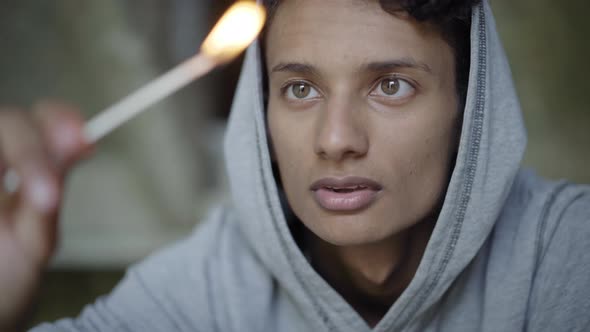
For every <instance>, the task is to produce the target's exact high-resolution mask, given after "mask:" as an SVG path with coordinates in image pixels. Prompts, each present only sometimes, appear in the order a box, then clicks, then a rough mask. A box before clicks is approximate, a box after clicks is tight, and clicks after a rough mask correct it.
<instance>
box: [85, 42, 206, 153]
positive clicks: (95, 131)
mask: <svg viewBox="0 0 590 332" xmlns="http://www.w3.org/2000/svg"><path fill="white" fill-rule="evenodd" d="M216 64H217V63H216V62H215V61H213V60H212V59H210V58H209V57H207V56H206V55H203V54H202V53H199V54H197V55H196V56H194V57H192V58H190V59H189V60H187V61H185V62H183V63H182V64H180V65H178V66H177V67H175V68H174V69H172V70H170V71H169V72H167V73H166V74H164V75H162V76H160V77H158V78H157V79H155V80H153V81H151V82H150V83H149V84H147V85H145V86H143V87H142V88H140V89H139V90H137V91H135V92H134V93H132V94H131V95H129V96H127V97H125V98H124V99H123V100H121V101H119V102H118V103H116V104H114V105H112V106H111V107H109V108H107V109H105V110H104V111H102V112H100V113H99V114H98V115H96V116H95V117H93V118H92V119H90V120H89V121H88V122H87V123H86V126H85V127H84V136H85V137H86V141H87V142H89V143H94V142H96V141H98V140H99V139H101V138H102V137H104V136H105V135H107V134H108V133H110V132H111V131H112V130H113V129H115V128H117V127H119V126H120V125H121V124H123V123H125V122H126V121H127V120H129V119H131V118H132V117H134V116H135V115H137V114H138V113H140V112H141V111H143V110H145V109H146V108H148V107H149V106H151V105H153V104H154V103H156V102H158V101H160V100H162V99H164V98H165V97H167V96H169V95H170V94H172V93H174V92H175V91H177V90H178V89H180V88H182V87H184V86H185V85H187V84H189V83H190V82H192V81H194V80H196V79H198V78H199V77H201V76H203V75H205V74H207V73H208V72H209V71H211V70H212V69H213V68H215V65H216Z"/></svg>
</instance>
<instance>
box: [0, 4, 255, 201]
mask: <svg viewBox="0 0 590 332" xmlns="http://www.w3.org/2000/svg"><path fill="white" fill-rule="evenodd" d="M265 19H266V12H265V10H264V8H263V7H262V6H261V5H259V4H257V3H255V2H253V1H238V2H236V3H235V4H234V5H233V6H231V7H230V8H229V9H228V10H227V11H226V12H225V14H224V15H223V16H222V17H221V19H220V20H219V21H218V22H217V24H216V25H215V27H213V30H211V32H210V33H209V35H208V36H207V38H206V39H205V41H204V42H203V44H202V45H201V49H200V52H199V53H198V54H197V55H195V56H194V57H192V58H190V59H188V60H186V61H185V62H183V63H181V64H180V65H178V66H177V67H175V68H173V69H172V70H170V71H168V72H167V73H165V74H163V75H162V76H160V77H158V78H156V79H154V80H153V81H151V82H150V83H148V84H147V85H145V86H143V87H142V88H140V89H139V90H137V91H135V92H134V93H132V94H130V95H129V96H127V97H125V98H123V99H122V100H121V101H119V102H118V103H116V104H114V105H112V106H110V107H108V108H106V109H105V110H103V111H102V112H99V114H98V115H96V116H95V117H93V118H92V119H90V120H89V121H88V122H87V123H86V126H85V127H84V135H85V137H86V141H87V142H88V143H95V142H97V141H98V140H100V139H101V138H103V137H104V136H105V135H107V134H108V133H110V132H111V131H113V130H114V129H116V128H118V127H119V126H121V125H122V124H123V123H125V122H126V121H128V120H130V119H131V118H133V117H134V116H135V115H137V114H139V113H141V112H142V111H143V110H145V109H147V108H148V107H149V106H151V105H153V104H155V103H157V102H158V101H160V100H162V99H164V98H165V97H167V96H169V95H171V94H172V93H174V92H176V91H178V90H179V89H181V88H182V87H184V86H186V85H187V84H189V83H190V82H192V81H194V80H196V79H198V78H200V77H201V76H203V75H205V74H207V73H208V72H210V71H211V70H213V69H214V68H215V67H216V66H218V65H221V64H224V63H227V62H229V61H231V60H233V59H234V58H235V57H236V56H238V55H239V54H240V53H241V52H242V51H243V50H244V49H246V47H248V45H250V43H252V41H254V39H256V37H257V36H258V34H259V33H260V31H261V30H262V27H263V26H264V22H265ZM19 183H20V179H19V178H18V175H17V174H16V172H15V171H14V170H12V169H9V170H7V171H6V172H5V173H4V175H3V177H2V191H3V192H4V193H9V194H11V193H14V192H16V191H18V188H19Z"/></svg>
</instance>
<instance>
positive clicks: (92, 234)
mask: <svg viewBox="0 0 590 332" xmlns="http://www.w3.org/2000/svg"><path fill="white" fill-rule="evenodd" d="M231 2H232V1H228V0H215V1H214V0H168V1H158V0H141V1H139V0H102V1H89V0H56V1H36V0H0V104H3V105H6V104H12V105H20V106H23V107H31V106H32V105H33V104H34V103H35V101H37V100H40V99H43V98H52V99H56V98H57V99H62V100H67V101H70V102H72V103H74V104H76V105H79V106H80V107H81V108H82V110H83V112H84V113H85V116H87V117H89V116H91V115H92V114H94V113H95V112H97V111H98V110H100V109H103V108H104V107H106V106H108V105H110V104H111V103H112V102H114V101H116V100H118V99H119V98H121V97H123V96H125V95H126V94H127V93H129V92H130V91H133V90H134V89H135V88H137V87H139V86H141V85H142V84H143V83H144V82H147V81H148V80H149V79H150V78H153V77H155V76H157V75H158V74H160V73H163V72H164V71H166V70H167V69H169V68H171V67H172V66H173V65H175V64H177V63H178V62H180V61H182V60H183V59H185V58H187V57H189V56H190V55H192V54H194V53H196V51H197V49H198V47H199V44H200V42H201V41H202V40H203V38H204V37H205V35H206V34H207V32H208V30H209V29H210V28H211V27H212V25H213V24H214V22H215V21H216V20H217V19H218V18H219V17H220V15H221V14H222V13H223V11H224V9H225V8H227V6H228V5H229V4H230V3H231ZM492 7H493V8H494V11H495V13H496V20H497V25H498V28H499V30H500V33H501V36H502V39H503V41H504V44H505V48H506V51H507V53H508V56H509V59H510V63H511V65H512V69H513V73H514V77H515V82H516V86H517V89H518V92H519V95H520V97H521V103H522V107H523V110H524V114H525V120H526V123H527V127H528V132H529V147H528V152H527V155H526V160H525V163H526V165H528V166H531V167H533V168H535V169H536V170H537V171H538V172H539V173H540V174H542V175H545V176H547V177H550V178H556V179H557V178H568V179H571V180H573V181H577V182H585V183H590V153H588V151H589V148H588V145H589V144H590V112H589V111H588V106H587V104H586V100H585V97H587V94H588V88H590V84H589V83H588V78H589V77H590V65H589V62H588V59H590V44H589V43H588V42H587V36H588V33H589V32H590V22H589V20H588V19H587V18H586V17H585V16H586V13H587V12H588V10H590V3H588V2H585V1H583V0H570V1H555V0H519V1H509V0H493V1H492ZM240 64H241V59H240V60H239V61H235V62H233V63H232V64H230V65H227V66H225V67H223V68H220V69H218V70H216V71H215V72H214V73H212V74H210V75H208V76H207V77H206V78H204V79H202V80H200V81H199V82H197V83H194V84H192V85H190V86H189V87H188V88H186V89H184V90H182V91H181V92H180V93H177V94H176V95H175V96H174V97H173V98H169V99H167V100H166V101H165V102H162V103H160V104H158V105H157V106H156V107H154V108H153V110H151V111H149V112H146V113H144V114H143V115H141V116H140V117H138V118H137V119H135V120H134V121H131V122H129V123H128V124H126V125H125V126H124V127H122V128H121V129H119V130H117V131H116V132H115V133H114V134H112V135H110V136H108V137H107V138H106V139H105V140H104V141H103V142H101V144H100V146H99V147H98V150H97V151H96V153H95V155H94V156H93V157H92V159H91V160H89V161H87V162H84V163H83V164H82V165H81V166H80V167H78V168H77V169H76V170H75V172H74V174H72V176H71V177H70V178H69V180H68V181H69V184H68V192H67V197H66V200H65V202H66V203H65V211H64V213H63V217H62V220H61V243H60V249H59V252H58V255H57V257H56V259H55V260H54V262H53V265H52V268H51V270H50V271H49V272H48V274H47V279H46V283H45V284H44V285H43V289H42V291H41V295H40V298H39V301H38V305H37V308H36V310H35V312H34V315H33V317H32V318H31V324H36V323H37V322H40V321H46V320H55V319H57V318H60V317H64V316H75V315H77V314H78V312H79V311H80V310H81V308H82V307H83V305H84V304H86V303H89V302H92V301H93V300H94V299H95V298H96V297H97V296H100V295H102V294H105V293H108V291H109V290H110V289H111V288H112V287H113V286H114V285H115V284H116V283H117V282H118V280H120V278H121V277H122V275H123V271H124V269H125V267H126V266H128V265H129V264H131V263H132V262H135V261H137V260H140V259H141V258H143V257H145V256H146V255H148V254H149V253H150V252H152V251H153V250H155V249H157V248H160V247H162V246H165V245H166V244H168V243H170V242H172V241H174V240H176V239H179V238H181V237H183V236H185V235H187V234H188V233H189V232H190V230H191V229H192V227H193V226H194V224H195V223H196V222H197V221H198V220H199V219H201V218H202V217H203V216H204V215H205V214H206V213H207V209H208V207H209V206H210V205H211V204H212V203H213V202H216V201H220V200H223V199H225V191H224V188H225V186H224V183H225V179H224V174H223V170H224V167H223V163H222V158H221V155H222V151H221V147H222V139H223V130H224V126H225V120H226V117H227V115H228V112H229V108H230V105H231V98H232V96H233V90H234V88H235V84H236V82H237V75H238V73H239V69H240Z"/></svg>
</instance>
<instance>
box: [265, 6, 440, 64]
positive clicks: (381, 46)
mask: <svg viewBox="0 0 590 332" xmlns="http://www.w3.org/2000/svg"><path fill="white" fill-rule="evenodd" d="M445 46H447V45H446V43H445V42H444V41H443V40H442V38H441V36H440V34H439V33H438V32H437V31H436V30H435V29H434V28H433V27H432V26H430V25H427V24H420V23H417V22H415V21H414V20H412V19H410V18H408V17H407V16H406V15H402V14H400V15H392V14H390V13H387V12H385V11H384V10H383V9H382V8H381V6H380V5H379V3H378V1H376V0H374V1H371V0H365V1H363V0H322V1H318V0H283V1H281V4H280V6H279V7H278V9H277V10H276V12H275V14H274V17H273V20H272V23H271V25H270V26H269V29H268V34H267V39H266V53H267V60H268V61H269V62H281V61H286V60H298V61H304V62H315V63H318V62H319V63H321V62H322V61H323V62H329V63H332V64H336V62H338V61H341V62H346V63H347V65H351V64H353V63H352V62H355V61H356V62H367V61H386V60H391V59H392V58H413V59H416V60H419V61H421V62H430V61H434V62H436V54H440V52H441V51H442V50H441V48H444V47H445ZM429 60H430V61H429ZM268 65H269V66H272V64H271V63H269V64H268Z"/></svg>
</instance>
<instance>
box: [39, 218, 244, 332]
mask: <svg viewBox="0 0 590 332" xmlns="http://www.w3.org/2000/svg"><path fill="white" fill-rule="evenodd" d="M245 246H246V244H245V241H244V240H243V237H242V236H241V233H240V232H239V231H238V229H237V225H236V223H235V222H234V220H233V219H232V211H231V210H230V209H227V208H218V209H216V210H214V211H213V212H212V213H211V214H210V216H209V217H208V218H206V219H205V220H204V221H203V222H201V223H200V224H199V225H198V226H197V227H196V228H195V229H194V231H193V232H192V233H191V234H190V235H189V236H188V237H186V238H185V239H183V240H180V241H178V242H176V243H174V244H172V245H171V246H169V247H167V248H164V249H162V250H159V251H158V252H156V253H154V254H152V255H150V256H149V257H147V258H146V259H144V260H143V261H141V262H139V263H137V264H135V265H134V266H132V267H130V268H129V269H128V270H127V273H126V274H125V277H124V278H123V280H122V281H121V282H120V283H119V284H118V285H117V286H116V287H115V289H114V290H113V291H112V292H111V293H110V294H109V295H107V296H104V297H102V298H99V299H98V300H97V301H96V302H95V303H93V304H91V305H88V306H86V307H85V308H84V310H83V311H82V313H81V314H80V316H79V317H77V318H75V319H64V320H61V321H58V322H56V323H55V324H45V325H42V326H40V327H38V329H35V331H54V330H55V331H57V330H60V331H61V330H68V331H70V330H71V331H103V330H104V331H107V330H109V331H118V330H132V331H187V330H194V329H195V328H197V327H198V328H202V329H203V330H208V331H213V330H220V329H223V328H222V326H220V324H222V322H223V319H220V315H222V313H221V312H220V308H223V303H229V301H227V299H226V298H225V297H224V294H225V293H226V292H227V291H228V290H227V288H228V287H225V285H224V284H227V283H228V282H233V283H235V282H236V280H235V279H236V278H237V277H236V275H235V273H233V271H231V270H229V269H228V267H232V266H234V265H236V264H235V259H237V258H239V259H243V260H244V262H241V264H248V261H249V262H252V261H254V258H252V257H251V256H252V254H251V252H250V251H249V250H248V249H247V248H246V247H245ZM232 251H233V252H234V253H236V252H237V253H238V254H234V255H232ZM250 265H252V264H251V263H250ZM230 277H231V278H233V279H231V280H229V281H227V280H226V279H227V278H230ZM230 295H231V294H230ZM233 295H235V294H233Z"/></svg>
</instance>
